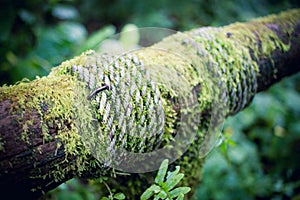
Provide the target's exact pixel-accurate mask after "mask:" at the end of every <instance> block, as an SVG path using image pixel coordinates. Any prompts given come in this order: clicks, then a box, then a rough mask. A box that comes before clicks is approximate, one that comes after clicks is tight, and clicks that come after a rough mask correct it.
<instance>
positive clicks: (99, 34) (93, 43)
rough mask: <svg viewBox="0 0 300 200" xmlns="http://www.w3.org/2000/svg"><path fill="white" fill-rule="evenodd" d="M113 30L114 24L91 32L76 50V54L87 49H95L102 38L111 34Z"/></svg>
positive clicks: (114, 29)
mask: <svg viewBox="0 0 300 200" xmlns="http://www.w3.org/2000/svg"><path fill="white" fill-rule="evenodd" d="M115 31H116V28H115V27H114V26H106V27H104V28H101V29H100V30H98V31H96V32H95V33H93V34H92V35H91V36H90V37H88V39H87V40H86V41H85V42H84V43H83V44H82V45H81V48H79V49H78V50H77V52H76V54H80V53H82V52H84V51H86V50H89V49H93V50H95V49H96V48H97V46H99V45H100V44H101V42H102V41H103V40H105V39H106V38H108V37H110V36H112V35H113V34H114V33H115Z"/></svg>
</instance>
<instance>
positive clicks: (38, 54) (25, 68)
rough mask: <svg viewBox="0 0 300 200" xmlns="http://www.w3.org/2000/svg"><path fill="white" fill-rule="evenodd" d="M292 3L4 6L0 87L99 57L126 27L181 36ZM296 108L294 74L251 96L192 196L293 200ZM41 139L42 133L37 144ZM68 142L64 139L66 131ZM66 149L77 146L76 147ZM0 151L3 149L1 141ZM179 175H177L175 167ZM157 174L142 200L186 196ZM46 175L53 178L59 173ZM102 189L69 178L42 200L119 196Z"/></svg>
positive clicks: (298, 132) (299, 110) (298, 139)
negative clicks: (85, 55)
mask: <svg viewBox="0 0 300 200" xmlns="http://www.w3.org/2000/svg"><path fill="white" fill-rule="evenodd" d="M4 2H5V1H4ZM296 2H297V1H294V2H293V1H287V0H281V1H274V0H263V1H260V0H250V1H247V2H245V1H242V0H233V1H216V0H212V1H202V0H194V1H190V2H187V1H178V2H174V1H171V0H163V1H133V0H126V1H121V0H117V1H114V4H111V1H96V0H92V1H81V0H69V1H59V0H49V1H46V2H45V1H42V0H35V1H33V0H29V1H9V0H7V1H6V2H5V3H4V5H3V6H1V8H0V17H1V19H5V20H1V22H0V26H1V30H2V31H1V32H0V43H1V46H0V52H1V55H2V56H1V57H0V84H1V85H2V84H11V83H15V82H16V81H19V80H21V79H22V78H28V79H31V80H32V79H34V78H35V77H36V76H44V75H47V74H49V72H50V70H51V68H52V67H54V66H57V65H59V64H60V63H61V62H62V61H64V60H66V59H69V58H72V57H74V56H76V55H79V54H80V53H82V52H83V51H85V50H87V49H94V50H96V51H99V50H101V47H100V43H101V41H103V40H104V39H106V38H108V37H109V36H112V35H113V34H115V33H116V32H117V31H119V30H121V29H122V28H123V27H124V26H125V25H126V24H129V23H131V24H135V25H137V26H138V27H144V26H156V27H165V28H171V29H176V30H182V31H183V30H189V29H191V28H195V27H201V26H204V25H211V26H219V25H225V24H229V23H232V22H235V21H245V20H248V19H250V18H254V17H258V16H262V15H266V14H269V13H273V12H277V11H280V10H284V9H287V8H291V7H295V6H299V4H298V5H296ZM216 4H217V5H218V6H216ZM278 45H279V46H280V45H281V44H278ZM282 48H285V46H282ZM264 50H265V51H268V49H264ZM42 80H43V79H40V80H37V81H42ZM20 84H21V83H20ZM43 84H44V83H43ZM46 85H47V84H46ZM74 87H75V86H74ZM43 89H44V87H42V88H41V89H40V90H41V91H42V90H43ZM37 90H38V88H37ZM16 92H17V91H16ZM34 92H36V91H34ZM20 94H21V93H20ZM57 95H59V94H57ZM36 97H37V96H36ZM40 97H41V98H42V99H43V97H42V96H40ZM33 98H34V96H33ZM34 102H35V100H33V101H32V103H34ZM299 102H300V76H299V74H298V75H296V76H294V77H292V78H289V79H286V80H284V81H283V82H282V83H279V84H277V85H275V86H273V87H272V88H271V89H270V90H269V91H267V92H263V93H261V94H258V95H257V96H256V97H255V99H254V101H253V103H252V104H251V106H250V107H249V108H247V109H245V110H244V111H242V112H240V113H239V114H237V115H236V116H234V117H230V118H229V119H228V120H227V121H226V123H225V125H224V130H223V132H224V133H223V135H224V138H223V140H224V141H223V143H222V144H221V145H219V146H218V147H216V148H215V149H214V150H213V152H211V153H210V154H209V156H208V158H207V159H206V162H205V163H204V168H203V178H202V183H201V185H200V186H199V187H198V189H197V192H196V197H197V198H198V199H201V200H203V199H258V198H264V199H286V198H293V197H294V198H297V197H299V194H300V182H299V180H300V173H299V172H300V160H299V153H300V151H299V144H300V120H299V119H300V104H299ZM27 106H30V104H29V105H27ZM67 108H68V107H67ZM67 108H59V109H60V110H61V111H62V112H63V113H64V115H68V114H70V115H72V113H70V112H65V111H64V109H67ZM49 117H51V116H49ZM52 117H53V116H52ZM68 117H69V116H68ZM170 118H171V117H170ZM26 126H30V122H28V123H27V124H24V140H26V134H27V132H26V131H27V129H26ZM45 130H46V129H45ZM170 132H172V130H170ZM46 136H47V134H46V132H45V139H47V137H46ZM69 136H70V137H72V134H71V132H70V135H69ZM61 139H62V140H63V139H64V138H61ZM74 141H75V142H76V141H77V140H76V138H75V139H74ZM74 145H76V146H77V147H78V144H75V143H74ZM73 147H74V146H73ZM73 147H71V146H70V149H69V150H70V152H73V150H74V149H72V148H73ZM0 150H3V149H2V145H1V140H0ZM73 153H76V152H73ZM77 164H78V165H76V166H74V167H82V166H81V165H80V160H79V161H78V163H77ZM165 165H166V164H165V163H164V164H163V165H162V166H165ZM181 169H182V170H184V169H183V166H181ZM178 171H179V169H175V171H173V172H168V174H167V177H169V178H170V176H171V175H170V174H172V173H173V175H174V177H177V178H176V180H179V179H180V177H181V176H182V175H181V174H180V173H178ZM159 174H161V175H159ZM165 175H166V167H162V168H161V170H160V171H159V173H158V176H157V177H158V178H156V179H155V183H154V184H153V186H151V187H150V188H149V189H148V190H146V192H145V193H144V194H143V195H142V197H146V196H147V195H150V194H151V195H153V196H155V195H156V197H157V196H159V195H165V193H166V194H168V193H172V192H173V193H174V197H175V193H176V194H177V192H178V193H180V192H181V193H184V192H187V191H188V189H187V188H185V187H179V188H176V189H174V188H172V187H171V186H172V185H170V184H169V182H168V180H170V179H169V178H167V179H166V180H164V178H165ZM54 176H57V178H59V177H60V176H62V174H57V175H54ZM104 183H105V180H102V181H100V180H99V181H98V182H97V184H95V181H94V180H83V179H72V180H70V181H68V182H66V183H64V184H62V185H60V186H59V187H58V188H56V189H55V190H53V191H51V192H50V193H49V194H48V196H47V198H49V199H89V200H94V199H101V198H102V195H103V194H105V195H104V196H107V197H106V198H108V199H122V198H123V195H122V194H121V193H118V191H116V190H115V189H114V188H111V189H110V190H111V192H109V193H110V194H108V195H107V193H105V192H103V191H100V190H103V189H105V187H103V184H104ZM168 184H169V185H168ZM100 185H102V186H100ZM173 193H172V194H173ZM169 195H170V194H169ZM179 196H180V195H179V194H178V195H177V196H176V197H179ZM145 199H146V198H145Z"/></svg>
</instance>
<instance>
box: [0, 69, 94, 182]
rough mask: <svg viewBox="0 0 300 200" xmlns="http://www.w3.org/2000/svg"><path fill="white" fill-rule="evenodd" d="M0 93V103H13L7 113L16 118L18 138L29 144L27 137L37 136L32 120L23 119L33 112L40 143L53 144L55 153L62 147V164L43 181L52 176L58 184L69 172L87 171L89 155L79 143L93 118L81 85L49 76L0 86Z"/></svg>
mask: <svg viewBox="0 0 300 200" xmlns="http://www.w3.org/2000/svg"><path fill="white" fill-rule="evenodd" d="M0 92H1V96H0V100H1V101H2V100H5V99H7V100H11V102H13V105H12V108H11V113H12V114H14V115H18V116H19V121H18V123H19V124H20V125H21V126H22V129H23V131H22V133H21V135H20V137H21V139H22V140H23V141H24V142H26V143H27V144H28V145H31V144H32V140H31V136H32V135H33V134H37V133H35V132H32V131H33V127H35V126H36V124H34V121H33V119H30V117H26V119H27V118H29V119H28V120H25V118H24V116H28V115H30V114H31V113H34V112H36V113H38V116H39V121H40V125H39V127H36V128H40V129H41V130H42V134H41V137H43V143H47V142H50V141H55V142H56V143H57V150H58V149H60V148H63V150H64V153H65V159H64V161H63V162H62V163H57V165H56V170H54V171H49V172H48V174H43V175H42V176H43V177H44V178H46V177H53V178H54V179H55V181H59V180H62V179H64V177H65V175H66V174H68V173H69V172H70V171H75V172H76V174H77V175H80V174H81V173H82V172H83V171H85V170H87V169H89V167H90V166H89V165H90V164H89V163H88V162H87V161H88V158H89V157H90V154H89V152H88V151H87V149H86V148H85V146H84V145H83V142H82V141H81V132H82V131H91V130H92V129H93V127H92V125H91V124H92V123H91V121H92V120H93V117H92V111H91V110H90V107H89V104H88V103H87V100H86V96H87V91H86V89H85V85H84V84H83V83H81V82H79V81H78V80H77V79H76V78H75V77H73V76H70V75H61V76H53V75H49V76H48V77H43V78H38V79H36V80H34V81H32V82H27V81H21V82H19V83H18V84H16V85H13V86H4V87H2V88H1V90H0ZM56 129H57V130H58V132H57V133H56V134H55V135H53V136H51V135H50V134H49V130H56ZM3 142H5V141H3ZM56 152H57V151H56ZM74 158H75V162H74ZM71 161H72V162H71ZM64 163H67V164H66V165H65V164H64ZM34 166H36V165H35V164H34ZM62 166H66V167H65V168H62Z"/></svg>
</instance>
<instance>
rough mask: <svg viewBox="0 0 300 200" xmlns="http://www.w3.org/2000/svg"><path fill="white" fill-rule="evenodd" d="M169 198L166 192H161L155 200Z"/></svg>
mask: <svg viewBox="0 0 300 200" xmlns="http://www.w3.org/2000/svg"><path fill="white" fill-rule="evenodd" d="M167 196H168V195H167V193H166V192H165V191H160V192H159V193H158V194H157V195H155V198H154V200H156V199H166V198H167Z"/></svg>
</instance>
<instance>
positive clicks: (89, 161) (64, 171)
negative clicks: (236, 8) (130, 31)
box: [0, 9, 300, 198]
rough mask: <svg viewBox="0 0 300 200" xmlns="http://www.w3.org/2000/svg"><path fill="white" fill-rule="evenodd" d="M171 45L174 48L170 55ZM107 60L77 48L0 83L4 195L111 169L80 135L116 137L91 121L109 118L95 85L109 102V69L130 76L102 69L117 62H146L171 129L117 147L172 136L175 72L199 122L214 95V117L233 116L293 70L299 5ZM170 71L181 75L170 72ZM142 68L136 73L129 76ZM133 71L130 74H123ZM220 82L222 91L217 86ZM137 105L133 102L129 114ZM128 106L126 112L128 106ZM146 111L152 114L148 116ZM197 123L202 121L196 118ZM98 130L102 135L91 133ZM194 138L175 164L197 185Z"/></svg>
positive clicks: (30, 192) (298, 54)
mask: <svg viewBox="0 0 300 200" xmlns="http://www.w3.org/2000/svg"><path fill="white" fill-rule="evenodd" d="M153 49H154V50H153ZM155 49H156V51H155ZM157 49H164V51H157ZM172 52H175V54H180V55H181V56H176V55H175V54H174V53H172ZM112 59H116V58H114V56H113V55H97V54H94V53H85V54H83V55H81V56H79V57H76V58H74V59H72V60H70V61H66V62H64V63H62V64H61V65H60V66H58V67H56V68H55V69H54V70H53V71H52V72H51V73H50V75H49V76H47V77H43V78H39V79H36V80H34V81H21V82H20V83H17V84H15V85H13V86H3V87H2V88H0V133H1V135H0V169H1V172H0V190H1V192H2V194H4V193H5V194H8V195H10V196H12V197H14V195H15V196H18V195H23V197H29V198H38V197H40V196H41V195H43V194H45V193H46V192H47V191H49V190H51V189H53V188H55V187H56V186H58V185H59V184H61V183H63V182H65V181H66V180H68V179H70V178H72V177H99V176H110V175H111V174H113V173H112V171H111V170H109V169H108V167H107V166H105V165H104V164H103V162H100V161H99V159H95V158H94V157H95V156H94V155H95V154H93V153H91V152H89V149H88V148H86V144H85V143H84V142H83V141H82V137H83V136H84V135H85V133H86V134H88V136H90V138H91V140H92V141H93V140H94V141H98V140H99V141H100V140H101V141H102V140H103V139H107V140H111V141H110V142H108V143H109V144H112V141H113V139H112V138H113V137H115V138H120V137H121V136H120V135H117V136H111V135H110V136H103V135H100V136H99V135H97V134H93V133H94V132H97V133H99V132H98V130H99V127H97V126H98V125H95V120H96V121H98V122H97V123H100V126H101V124H102V125H103V124H105V125H106V124H108V122H107V121H106V120H105V119H104V118H105V109H104V111H103V110H102V111H101V105H100V107H99V104H100V100H101V98H102V96H103V95H102V94H103V93H105V94H106V95H108V97H107V99H108V101H109V97H110V96H109V95H110V94H111V92H113V91H114V90H113V88H114V86H116V85H114V84H116V83H115V81H116V80H119V79H117V78H115V79H113V78H112V76H113V75H112V74H114V77H117V75H116V74H117V73H120V74H121V75H119V78H120V77H121V79H122V78H123V79H126V78H128V77H126V76H125V75H124V76H123V75H122V72H119V71H118V72H115V71H113V73H111V74H107V71H109V72H112V70H115V69H116V65H123V66H135V65H136V66H138V67H139V68H140V67H141V66H142V67H145V68H146V70H148V71H150V74H151V75H152V76H153V77H155V80H156V82H158V83H161V84H162V85H163V86H164V87H163V88H159V90H160V92H161V95H159V98H160V99H162V100H161V102H167V103H163V106H164V112H165V116H166V118H167V119H166V121H167V122H169V123H170V124H171V125H166V126H167V128H169V129H170V131H169V132H168V130H169V129H168V130H167V129H166V127H165V132H164V134H163V135H156V136H155V138H154V139H153V140H150V139H149V138H150V136H147V138H146V139H147V142H146V141H144V142H140V143H135V140H134V137H132V138H129V136H128V137H127V138H126V141H125V139H123V140H122V139H120V140H119V142H120V144H119V145H121V143H122V142H123V141H125V142H124V144H125V146H126V144H128V143H129V141H134V142H133V143H132V144H133V145H132V147H128V146H127V147H126V148H128V149H129V150H131V151H134V152H141V153H143V152H148V151H151V150H153V149H155V148H158V147H161V146H162V145H164V144H165V143H166V141H167V139H168V138H169V139H172V138H174V137H175V135H174V132H176V127H177V126H176V123H177V122H178V119H179V116H180V115H183V114H182V113H183V112H182V109H184V108H183V107H182V106H181V105H180V104H179V103H178V101H179V100H178V99H179V97H180V96H184V94H185V93H184V91H182V90H181V86H182V85H180V84H181V83H178V82H177V81H178V80H185V81H186V83H184V84H186V85H187V86H188V88H189V89H190V91H191V92H192V93H196V97H197V98H198V101H199V102H198V103H199V104H201V105H204V106H200V107H199V109H200V110H201V112H202V113H201V114H202V117H203V119H202V121H205V117H206V118H209V117H211V114H210V113H208V112H209V110H210V108H211V106H212V105H211V104H208V103H207V102H211V101H214V98H216V97H217V98H224V99H226V101H225V100H224V102H225V103H226V105H227V106H228V107H226V109H225V110H224V113H221V114H220V113H218V114H220V115H224V116H228V115H233V114H235V113H237V112H239V111H240V110H242V109H244V108H245V107H246V106H247V105H248V104H249V103H250V102H251V100H252V98H253V96H254V95H255V93H257V92H259V91H263V90H266V89H267V88H268V87H269V86H270V85H272V84H274V83H276V82H278V81H279V80H281V79H282V78H283V77H286V76H289V75H292V74H295V73H297V72H298V71H299V70H300V10H299V9H295V10H289V11H286V12H282V13H280V14H278V15H271V16H267V17H265V18H259V19H256V20H253V21H250V22H247V23H234V24H231V25H228V26H225V27H220V28H207V27H206V28H200V29H195V30H191V31H188V32H185V33H183V34H182V33H178V34H175V35H172V36H169V37H167V38H165V39H164V40H163V41H161V42H159V43H157V44H155V45H153V46H152V47H150V48H145V49H143V50H141V51H138V52H134V53H132V55H130V56H128V55H125V56H124V57H123V58H117V62H114V63H115V64H114V66H113V67H112V68H113V69H106V68H109V66H108V64H107V63H110V61H111V60H112ZM128 63H129V64H128ZM157 65H159V66H166V67H162V68H163V69H162V68H159V69H158V68H156V67H155V66H157ZM107 66H108V67H107ZM120 69H122V68H120ZM134 69H135V68H134ZM105 70H106V71H105ZM174 70H175V71H176V72H177V73H178V74H180V75H177V74H176V73H173V72H174ZM205 70H206V71H209V76H212V79H213V81H211V80H210V77H208V78H207V77H206V78H203V77H202V75H201V73H202V72H204V71H205ZM116 71H117V70H116ZM120 71H122V70H120ZM133 71H134V70H133ZM133 71H131V72H130V76H131V77H132V76H134V72H133ZM165 71H167V72H168V71H170V72H171V73H166V72H165ZM125 72H126V71H125ZM141 73H142V72H141V71H138V73H137V74H141ZM100 74H101V77H100ZM166 74H170V77H171V78H169V79H168V77H166ZM182 77H184V78H182ZM132 79H134V77H133V78H130V80H132ZM112 80H113V81H112ZM142 80H143V79H142ZM145 80H146V81H147V79H145ZM107 81H109V84H110V85H109V87H110V88H109V89H108V90H107V91H104V92H102V94H100V95H99V94H95V95H94V97H96V98H94V97H92V98H94V100H89V99H87V97H88V95H89V94H90V92H92V91H93V90H94V89H95V88H97V87H99V86H103V83H105V84H106V83H107ZM126 81H128V80H125V82H126ZM209 83H210V84H209ZM99 84H100V85H99ZM101 84H102V85H101ZM141 84H142V83H141ZM212 84H217V85H215V86H216V87H219V90H218V91H217V93H218V94H217V96H214V95H211V96H205V91H206V90H205V88H206V89H209V87H210V86H211V85H212ZM177 85H179V86H178V88H176V87H177ZM142 86H143V84H142ZM132 87H133V86H132V85H129V86H128V85H126V87H125V90H126V89H127V88H129V89H131V90H132ZM145 87H146V89H145V90H146V94H147V92H148V93H149V96H151V98H153V99H155V98H156V97H157V95H156V94H155V92H153V91H150V89H149V88H151V86H148V85H146V86H145ZM123 89H124V88H123ZM222 89H225V90H226V91H225V90H224V91H225V92H222ZM141 90H142V89H141ZM116 91H118V90H116ZM129 92H130V91H129ZM172 92H173V93H172ZM150 93H151V95H150ZM141 94H142V92H141ZM97 95H98V96H97ZM101 95H102V96H101ZM172 95H173V96H172ZM146 96H147V95H146ZM97 97H99V98H100V99H97ZM135 98H136V96H135ZM149 98H150V97H149ZM123 101H126V99H125V100H123ZM151 102H152V101H151ZM153 102H154V100H153ZM222 102H223V101H222ZM93 103H96V104H97V105H96V106H95V105H94V104H93ZM121 103H122V102H121ZM105 105H106V106H107V105H108V104H107V103H106V104H105ZM122 105H123V104H122ZM137 105H138V104H137V103H136V102H135V104H134V103H133V109H135V108H136V107H137ZM105 108H107V107H105ZM166 108H168V109H166ZM125 111H126V110H125ZM138 111H139V109H138V108H137V111H136V112H137V113H138ZM189 112H190V111H189ZM131 114H132V115H133V112H132V113H131ZM95 116H96V117H95ZM145 116H146V117H145V118H146V119H147V117H148V118H149V120H150V118H151V116H148V115H145ZM108 118H109V116H108ZM168 120H169V121H168ZM150 121H151V120H150ZM97 123H96V124H97ZM124 126H125V125H124ZM199 127H200V128H203V127H204V125H203V124H202V125H201V126H199ZM118 128H120V127H117V128H116V132H118V131H119V132H120V133H118V134H121V130H119V129H118ZM100 129H101V130H104V132H103V131H102V132H100V133H105V131H106V129H105V128H103V127H100ZM166 130H167V131H166ZM128 131H130V130H128ZM82 132H84V134H83V133H82ZM97 137H102V138H100V139H99V138H98V139H97ZM199 137H200V136H198V135H197V136H196V140H195V142H194V143H193V144H192V145H191V147H189V149H188V150H187V151H186V152H185V154H184V155H183V156H182V157H181V158H180V159H179V160H178V161H176V162H175V164H179V165H181V166H183V167H182V169H183V170H184V171H185V174H186V183H187V184H188V185H189V186H193V185H195V184H197V181H199V180H200V177H201V173H200V170H201V166H202V163H203V158H202V157H201V155H199V151H201V147H200V146H205V142H206V140H201V139H200V138H199ZM85 139H87V138H85ZM203 141H204V143H203ZM95 143H96V142H95ZM149 143H150V144H149ZM93 144H94V143H93ZM137 144H139V145H140V144H142V145H141V146H143V145H144V146H145V149H143V150H141V149H139V148H140V146H139V145H137ZM146 176H147V175H137V174H135V175H132V176H131V177H128V176H119V177H118V178H117V179H113V178H112V179H111V183H112V184H113V185H118V184H120V183H123V182H124V184H126V182H128V181H132V182H135V183H136V184H137V185H138V184H141V183H140V182H139V181H138V180H136V179H138V178H141V177H142V178H144V177H146ZM146 179H147V178H146ZM138 182H139V183H138ZM132 185H134V184H132ZM116 187H119V188H122V187H124V188H125V190H126V188H127V185H123V186H116ZM131 187H132V188H131V189H130V188H129V189H127V192H128V193H130V192H131V193H132V194H131V195H132V196H133V197H134V195H138V194H134V193H138V190H136V191H134V190H135V188H134V186H131ZM141 190H142V189H141ZM125 193H126V192H125ZM128 195H130V194H128Z"/></svg>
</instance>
